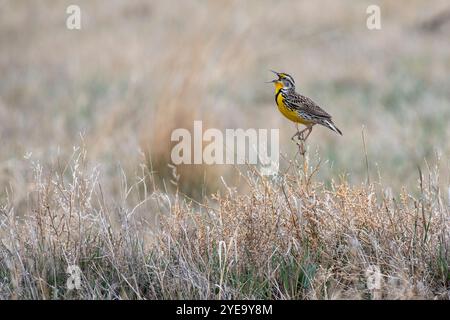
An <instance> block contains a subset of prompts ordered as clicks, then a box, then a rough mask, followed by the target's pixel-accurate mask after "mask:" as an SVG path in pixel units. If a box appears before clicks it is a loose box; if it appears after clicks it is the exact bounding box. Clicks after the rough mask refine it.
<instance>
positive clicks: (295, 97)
mask: <svg viewBox="0 0 450 320" xmlns="http://www.w3.org/2000/svg"><path fill="white" fill-rule="evenodd" d="M284 102H285V103H286V104H287V105H288V106H290V107H293V108H295V109H302V110H304V111H305V112H308V113H310V114H311V115H314V116H317V117H321V118H327V119H331V115H330V114H329V113H327V112H326V111H325V110H323V109H322V108H321V107H319V105H317V103H315V102H314V101H312V100H311V99H310V98H308V97H305V96H302V95H301V94H298V93H297V92H291V93H289V94H288V95H287V97H286V99H285V101H284Z"/></svg>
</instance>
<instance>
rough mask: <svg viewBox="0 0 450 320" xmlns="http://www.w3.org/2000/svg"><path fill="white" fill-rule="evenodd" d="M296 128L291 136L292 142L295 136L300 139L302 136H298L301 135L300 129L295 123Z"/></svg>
mask: <svg viewBox="0 0 450 320" xmlns="http://www.w3.org/2000/svg"><path fill="white" fill-rule="evenodd" d="M296 128H297V132H296V133H294V135H293V136H292V137H291V140H292V141H294V142H295V140H294V138H295V137H298V138H299V140H301V139H302V137H301V136H300V135H301V133H300V130H299V129H298V123H296Z"/></svg>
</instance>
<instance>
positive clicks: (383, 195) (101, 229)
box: [0, 0, 450, 299]
mask: <svg viewBox="0 0 450 320" xmlns="http://www.w3.org/2000/svg"><path fill="white" fill-rule="evenodd" d="M77 2H78V4H79V5H80V6H81V9H82V17H83V25H82V30H81V31H69V30H67V29H66V28H65V18H66V15H65V9H66V7H67V5H69V4H72V1H68V0H61V1H48V0H45V1H38V0H36V1H32V2H30V1H27V2H25V1H15V0H0V8H1V10H0V47H1V48H2V50H0V74H1V75H2V78H1V81H0V143H1V148H0V206H1V212H0V298H19V299H28V298H37V299H50V298H57V299H60V298H99V299H100V298H124V299H126V298H149V299H150V298H280V299H330V298H363V299H370V298H373V299H378V298H399V299H405V298H406V299H408V298H427V299H433V298H438V299H441V298H442V299H448V290H449V286H450V285H449V265H450V264H449V252H448V249H449V206H450V194H448V193H449V192H450V191H448V189H449V185H450V170H449V162H448V161H449V159H450V144H449V143H448V141H449V139H450V126H449V125H448V123H449V119H450V111H449V110H450V109H449V108H448V106H449V104H450V94H449V91H448V88H449V87H450V82H449V80H450V78H449V77H448V70H449V67H450V60H449V57H450V42H449V41H448V33H449V28H450V23H449V22H448V18H447V17H448V14H447V12H448V1H446V0H435V1H427V2H423V1H418V0H414V1H406V0H405V1H378V4H379V5H380V6H381V8H382V30H380V31H373V32H371V31H368V30H367V28H366V17H367V16H366V14H365V10H366V8H367V6H368V5H369V4H373V1H350V0H344V1H340V2H336V1H334V0H326V1H322V2H321V4H320V5H317V4H315V3H314V2H311V1H279V2H277V5H276V6H274V5H273V1H270V0H254V1H246V2H245V3H243V2H242V1H209V2H207V3H205V2H204V1H182V2H180V1H164V2H162V1H159V2H156V1H145V0H135V1H132V2H130V1H119V0H109V1H107V3H106V2H104V1H88V0H80V1H77ZM174 8H176V9H174ZM324 8H326V10H324ZM212 17H213V18H212ZM280 17H283V19H280ZM268 69H275V70H280V71H285V72H289V73H291V74H292V75H293V76H294V77H295V79H296V83H297V85H298V90H299V91H300V92H302V93H304V94H306V95H308V96H310V97H311V98H313V99H314V100H315V101H317V102H318V103H319V104H321V105H322V106H323V107H324V108H325V109H326V110H327V111H328V112H330V113H331V114H332V115H333V118H334V120H335V122H336V124H337V125H338V126H339V127H340V128H341V129H342V130H343V132H344V136H343V137H337V136H336V135H333V134H330V132H328V131H326V130H320V129H318V130H316V129H315V130H314V132H313V134H312V135H311V137H310V138H309V141H308V146H309V154H317V155H315V156H312V157H311V159H312V160H311V162H310V163H305V164H304V163H303V162H302V161H300V160H299V159H297V161H300V163H298V162H295V161H294V162H292V161H293V159H294V158H295V154H296V152H297V150H296V148H295V145H294V144H293V143H291V141H290V140H289V137H290V136H291V135H292V133H293V132H292V131H293V130H294V127H293V126H290V125H287V123H286V120H285V119H283V118H282V116H281V115H279V114H278V113H277V110H276V109H275V107H274V101H273V88H271V87H268V85H266V84H264V83H263V82H264V81H266V80H269V79H270V77H271V75H270V73H269V71H268ZM194 120H203V125H204V129H206V128H210V127H215V128H219V129H225V128H258V129H259V128H279V129H280V142H281V146H280V148H281V149H280V151H281V157H282V159H284V160H283V162H282V163H281V172H285V173H284V174H281V175H280V176H279V177H278V178H277V179H276V180H271V179H269V178H267V177H261V176H260V175H259V174H258V172H257V170H256V169H255V168H253V167H246V166H242V167H233V166H219V165H216V166H206V165H188V166H178V167H177V168H176V170H177V173H179V174H180V175H181V176H180V178H179V179H174V177H173V176H172V175H173V171H172V168H171V167H170V166H169V165H170V150H171V148H172V146H173V144H171V142H170V134H171V132H172V130H173V129H175V128H187V129H191V128H192V126H193V121H194ZM362 127H364V143H363V141H362V139H361V128H362ZM80 133H81V137H82V139H81V140H82V143H81V147H79V148H76V149H75V150H73V145H74V144H79V142H78V141H79V140H80ZM86 150H88V151H89V152H88V153H87V151H86ZM319 154H320V157H321V158H322V159H323V160H324V161H323V163H322V164H321V165H320V166H316V162H317V161H318V160H317V159H318V155H319ZM24 155H25V158H24ZM417 167H420V168H422V173H419V171H418V170H417ZM368 178H370V179H368ZM369 180H370V183H369ZM171 181H172V182H175V183H172V182H171ZM366 181H367V182H366ZM70 264H77V265H79V266H80V268H81V269H82V271H83V279H82V284H83V286H82V290H81V291H68V290H67V289H66V284H65V282H66V279H67V274H66V273H65V272H66V269H67V266H68V265H70ZM377 268H378V269H379V271H380V272H381V274H382V277H381V280H380V281H381V282H380V285H381V288H380V289H379V290H371V289H370V285H369V286H368V285H367V278H368V277H369V278H370V279H372V276H373V275H374V273H376V271H377V270H378V269H377Z"/></svg>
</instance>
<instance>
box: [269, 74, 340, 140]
mask: <svg viewBox="0 0 450 320" xmlns="http://www.w3.org/2000/svg"><path fill="white" fill-rule="evenodd" d="M272 72H273V73H275V74H276V75H277V76H278V79H275V80H272V81H269V83H272V82H273V83H274V84H275V102H276V103H277V106H278V110H280V112H281V113H282V114H283V115H284V116H285V117H286V118H288V119H289V120H291V121H293V122H295V123H296V124H297V132H296V133H295V134H294V135H293V136H292V138H291V139H292V140H294V138H295V137H298V138H299V139H300V140H301V141H305V140H306V139H307V138H308V137H309V135H310V134H311V131H312V128H313V126H314V125H316V124H320V125H322V126H325V127H327V128H329V129H331V130H333V131H334V132H336V133H339V134H340V135H342V132H341V130H339V129H338V128H337V127H336V126H335V124H334V123H333V121H332V120H331V115H329V114H328V113H327V112H325V111H324V110H323V109H322V108H321V107H319V106H318V105H317V104H316V103H315V102H314V101H312V100H311V99H310V98H308V97H305V96H303V95H301V94H299V93H297V92H295V81H294V78H292V77H291V76H290V75H288V74H287V73H279V72H275V71H272ZM299 123H301V124H303V125H305V126H306V128H305V129H303V130H302V131H299V129H298V124H299ZM306 131H307V134H306V136H304V133H305V132H306Z"/></svg>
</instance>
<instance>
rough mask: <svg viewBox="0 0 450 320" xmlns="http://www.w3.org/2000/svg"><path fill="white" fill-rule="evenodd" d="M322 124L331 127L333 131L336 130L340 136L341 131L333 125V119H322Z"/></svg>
mask: <svg viewBox="0 0 450 320" xmlns="http://www.w3.org/2000/svg"><path fill="white" fill-rule="evenodd" d="M322 124H323V125H324V126H325V127H327V128H329V129H331V130H333V131H334V132H336V133H339V134H340V135H341V136H342V131H341V130H339V128H338V127H336V126H335V124H334V123H333V121H331V120H323V121H322Z"/></svg>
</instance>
